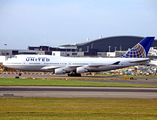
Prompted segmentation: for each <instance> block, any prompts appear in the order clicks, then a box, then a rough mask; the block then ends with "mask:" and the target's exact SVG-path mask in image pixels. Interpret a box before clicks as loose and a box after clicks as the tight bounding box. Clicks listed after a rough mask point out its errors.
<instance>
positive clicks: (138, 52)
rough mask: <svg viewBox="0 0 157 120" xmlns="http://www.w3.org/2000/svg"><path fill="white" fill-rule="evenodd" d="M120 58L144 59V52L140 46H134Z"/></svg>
mask: <svg viewBox="0 0 157 120" xmlns="http://www.w3.org/2000/svg"><path fill="white" fill-rule="evenodd" d="M122 57H124V58H145V57H146V51H145V49H144V47H143V46H142V45H141V44H139V43H138V44H137V45H135V46H134V47H133V48H132V49H131V50H129V51H128V52H126V53H125V54H124V55H123V56H122Z"/></svg>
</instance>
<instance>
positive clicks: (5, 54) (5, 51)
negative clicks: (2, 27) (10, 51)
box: [4, 44, 7, 56]
mask: <svg viewBox="0 0 157 120" xmlns="http://www.w3.org/2000/svg"><path fill="white" fill-rule="evenodd" d="M4 45H5V56H6V46H7V44H4Z"/></svg>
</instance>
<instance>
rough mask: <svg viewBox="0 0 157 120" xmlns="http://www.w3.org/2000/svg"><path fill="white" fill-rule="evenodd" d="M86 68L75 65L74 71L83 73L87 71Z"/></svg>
mask: <svg viewBox="0 0 157 120" xmlns="http://www.w3.org/2000/svg"><path fill="white" fill-rule="evenodd" d="M87 71H88V70H87V69H86V68H84V67H77V68H76V73H84V72H87Z"/></svg>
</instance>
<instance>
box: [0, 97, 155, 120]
mask: <svg viewBox="0 0 157 120" xmlns="http://www.w3.org/2000/svg"><path fill="white" fill-rule="evenodd" d="M0 119H1V120H52V119H54V120H97V119H98V120H104V119H107V120H115V119H116V120H126V119H133V120H148V119H149V120H150V119H151V120H153V119H154V120H155V119H157V100H150V99H147V100H146V99H90V98H88V99H86V98H80V99H75V98H0Z"/></svg>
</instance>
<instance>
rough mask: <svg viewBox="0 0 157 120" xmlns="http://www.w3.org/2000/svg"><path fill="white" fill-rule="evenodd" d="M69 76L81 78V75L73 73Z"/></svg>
mask: <svg viewBox="0 0 157 120" xmlns="http://www.w3.org/2000/svg"><path fill="white" fill-rule="evenodd" d="M68 76H71V77H72V76H74V77H81V73H76V72H71V73H68Z"/></svg>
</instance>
